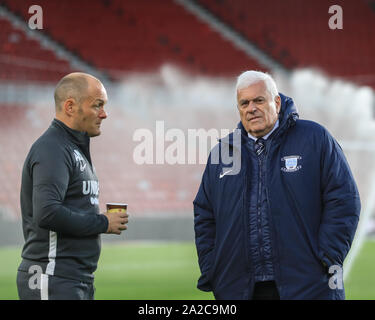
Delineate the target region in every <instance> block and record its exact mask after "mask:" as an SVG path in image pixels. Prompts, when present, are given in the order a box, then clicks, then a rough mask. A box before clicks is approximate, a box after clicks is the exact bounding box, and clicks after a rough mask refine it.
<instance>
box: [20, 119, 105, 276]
mask: <svg viewBox="0 0 375 320" xmlns="http://www.w3.org/2000/svg"><path fill="white" fill-rule="evenodd" d="M98 196H99V182H98V179H97V177H96V174H95V169H94V167H93V165H92V163H91V157H90V138H89V137H88V135H87V134H86V133H83V132H79V131H76V130H72V129H70V128H69V127H67V126H66V125H65V124H64V123H62V122H61V121H59V120H56V119H54V120H53V121H52V124H51V126H50V127H49V128H48V129H47V131H46V132H45V133H44V134H43V135H42V136H41V137H40V138H39V139H38V140H37V141H36V142H35V143H34V144H33V145H32V147H31V149H30V151H29V154H28V155H27V158H26V160H25V163H24V166H23V171H22V185H21V211H22V226H23V234H24V238H25V245H24V247H23V250H22V258H23V260H22V262H21V265H20V266H19V270H21V271H26V272H28V271H29V268H30V267H31V266H33V265H39V266H41V267H42V270H43V272H44V273H45V274H47V275H55V276H60V277H65V278H70V279H76V280H79V281H83V282H88V283H90V282H92V281H93V279H94V276H93V272H94V271H95V270H96V268H97V263H98V260H99V255H100V247H101V242H100V233H104V232H106V230H107V228H108V220H107V218H106V217H105V216H104V215H102V214H100V213H99V202H98Z"/></svg>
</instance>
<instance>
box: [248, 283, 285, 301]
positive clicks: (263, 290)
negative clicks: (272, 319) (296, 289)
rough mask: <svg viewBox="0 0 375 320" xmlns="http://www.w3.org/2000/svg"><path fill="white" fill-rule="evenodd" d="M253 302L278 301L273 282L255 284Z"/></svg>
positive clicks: (278, 297) (277, 292)
mask: <svg viewBox="0 0 375 320" xmlns="http://www.w3.org/2000/svg"><path fill="white" fill-rule="evenodd" d="M253 300H280V296H279V291H278V290H277V287H276V283H275V281H264V282H256V283H255V286H254V293H253Z"/></svg>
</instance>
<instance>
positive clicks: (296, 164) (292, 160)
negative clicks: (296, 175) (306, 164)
mask: <svg viewBox="0 0 375 320" xmlns="http://www.w3.org/2000/svg"><path fill="white" fill-rule="evenodd" d="M301 159H302V157H301V156H285V157H283V158H281V161H284V162H285V163H284V166H282V167H281V170H282V171H284V172H294V171H298V170H299V169H301V168H302V165H301V163H300V160H301Z"/></svg>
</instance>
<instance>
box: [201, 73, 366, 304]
mask: <svg viewBox="0 0 375 320" xmlns="http://www.w3.org/2000/svg"><path fill="white" fill-rule="evenodd" d="M237 106H238V111H239V114H240V118H241V122H240V123H239V125H238V130H240V131H241V139H240V141H241V143H240V144H236V143H234V142H233V141H234V140H235V139H234V137H233V134H231V135H230V136H229V138H228V139H223V140H222V141H221V142H220V143H219V144H218V145H217V146H216V148H218V149H222V148H229V152H231V153H232V154H235V153H237V154H238V153H240V157H237V158H239V159H241V160H240V161H241V165H240V168H241V170H239V173H238V174H225V175H224V174H222V172H225V168H226V167H227V164H226V163H224V162H223V161H219V163H214V161H211V158H212V153H211V155H210V157H209V159H208V163H207V166H206V169H205V171H204V174H203V178H202V183H201V186H200V188H199V191H198V194H197V196H196V198H195V200H194V217H195V219H194V223H195V237H196V246H197V252H198V257H199V265H200V269H201V272H202V275H201V277H200V279H199V281H198V288H199V289H201V290H204V291H213V293H214V295H215V297H216V298H217V299H344V298H345V294H344V289H343V286H342V282H341V281H340V275H341V274H342V265H343V262H344V259H345V257H346V255H347V253H348V251H349V249H350V246H351V243H352V240H353V237H354V234H355V230H356V228H357V223H358V219H359V213H360V199H359V194H358V190H357V187H356V183H355V181H354V179H353V176H352V173H351V171H350V168H349V165H348V163H347V161H346V159H345V156H344V154H343V152H342V150H341V148H340V146H339V145H338V143H337V142H336V140H335V139H334V138H333V137H332V136H331V135H330V134H329V133H328V131H327V130H326V129H324V128H323V127H322V126H321V125H319V124H317V123H315V122H312V121H306V120H299V119H298V113H297V109H296V107H295V105H294V103H293V101H292V99H291V98H288V97H286V96H284V95H282V94H279V93H278V91H277V87H276V84H275V82H274V80H273V79H272V77H270V76H269V75H268V74H265V73H262V72H256V71H247V72H244V73H243V74H241V75H240V76H239V77H238V81H237ZM340 271H341V272H340ZM339 272H340V274H338V273H339ZM330 277H335V278H334V279H331V280H332V281H330Z"/></svg>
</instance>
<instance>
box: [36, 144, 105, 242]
mask: <svg viewBox="0 0 375 320" xmlns="http://www.w3.org/2000/svg"><path fill="white" fill-rule="evenodd" d="M30 170H31V174H32V178H33V179H32V180H33V197H32V201H33V215H34V216H33V218H34V221H35V222H36V224H37V225H38V226H39V227H40V228H44V229H48V230H52V231H55V232H59V233H64V234H70V235H74V236H78V237H86V236H91V235H95V234H99V233H103V232H106V231H107V228H108V219H107V217H106V216H104V215H102V214H96V213H95V214H83V213H80V212H76V211H73V210H72V209H70V208H67V207H66V206H64V205H63V202H64V198H65V194H66V190H67V188H68V184H69V177H70V175H71V174H72V172H73V165H72V160H71V158H70V157H69V155H68V154H67V152H66V151H64V150H63V148H61V147H59V146H56V144H55V145H53V144H50V145H48V144H44V145H43V146H41V145H39V148H37V152H34V160H33V161H32V163H31V167H30Z"/></svg>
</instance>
